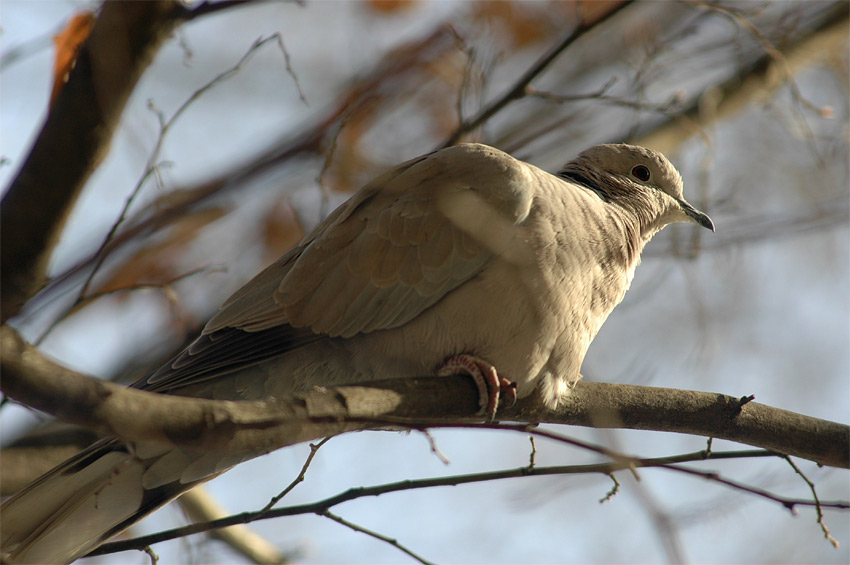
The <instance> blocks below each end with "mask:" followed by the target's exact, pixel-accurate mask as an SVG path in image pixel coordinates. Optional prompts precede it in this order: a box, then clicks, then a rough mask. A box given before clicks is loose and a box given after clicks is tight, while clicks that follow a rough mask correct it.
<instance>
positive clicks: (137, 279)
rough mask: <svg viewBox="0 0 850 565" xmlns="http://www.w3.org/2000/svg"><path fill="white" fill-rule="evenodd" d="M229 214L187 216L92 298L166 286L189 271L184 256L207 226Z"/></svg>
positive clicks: (202, 212)
mask: <svg viewBox="0 0 850 565" xmlns="http://www.w3.org/2000/svg"><path fill="white" fill-rule="evenodd" d="M226 213H227V210H226V209H224V208H205V209H202V210H196V211H193V212H190V213H187V214H185V215H183V216H182V217H181V218H180V219H179V220H178V221H176V222H175V223H174V224H173V225H172V226H171V228H170V229H169V230H168V232H167V234H166V235H165V237H164V238H162V239H158V240H157V241H156V242H155V243H153V244H151V245H149V246H147V247H144V248H142V249H139V250H138V251H137V252H136V253H135V254H134V255H133V256H132V257H130V258H128V259H127V260H126V261H124V264H123V265H121V266H120V267H118V268H117V269H116V270H115V272H113V273H112V276H111V277H109V279H107V280H106V281H104V283H103V284H102V285H100V286H98V287H97V288H93V289H92V290H91V292H90V294H103V293H110V292H116V291H119V290H127V289H132V288H134V287H137V286H138V285H140V284H144V285H166V284H168V283H169V282H171V281H173V280H174V279H176V278H178V277H179V276H180V275H182V274H184V273H185V272H187V271H188V270H189V269H188V268H187V267H186V265H185V264H184V263H183V261H182V254H183V252H184V251H185V250H186V246H187V245H189V244H190V243H191V242H192V241H194V239H195V238H196V237H197V236H198V232H199V231H200V230H201V228H203V227H204V226H206V225H207V224H209V223H211V222H214V221H215V220H217V219H219V218H220V217H222V216H223V215H224V214H226Z"/></svg>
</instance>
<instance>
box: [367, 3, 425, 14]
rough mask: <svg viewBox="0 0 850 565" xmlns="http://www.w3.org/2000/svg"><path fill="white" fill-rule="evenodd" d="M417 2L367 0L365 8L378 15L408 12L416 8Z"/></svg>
mask: <svg viewBox="0 0 850 565" xmlns="http://www.w3.org/2000/svg"><path fill="white" fill-rule="evenodd" d="M417 3H418V2H417V0H366V1H365V2H363V6H365V7H366V8H368V9H369V10H371V11H372V12H375V13H377V14H382V15H384V14H395V13H398V12H406V11H408V10H410V9H411V8H413V7H415V6H416V4H417Z"/></svg>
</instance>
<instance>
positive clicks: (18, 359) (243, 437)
mask: <svg viewBox="0 0 850 565" xmlns="http://www.w3.org/2000/svg"><path fill="white" fill-rule="evenodd" d="M0 346H2V350H3V357H2V360H0V370H2V372H3V381H2V383H0V388H2V390H3V392H4V393H6V394H7V395H9V396H10V397H12V398H14V399H16V400H18V401H20V402H23V403H24V404H27V405H29V406H32V407H34V408H36V409H38V410H42V411H45V412H48V413H50V414H52V415H54V416H56V417H57V418H59V419H60V420H63V421H67V422H70V423H74V424H78V425H82V426H86V427H90V428H94V429H97V430H99V431H103V432H105V433H108V434H110V435H114V436H117V437H120V438H122V439H124V440H127V441H142V440H144V441H159V442H166V443H169V444H173V445H179V446H183V447H191V448H196V449H209V448H213V447H214V448H215V449H217V450H220V451H228V452H232V453H234V454H236V453H250V454H259V453H266V452H269V451H273V450H275V449H279V448H281V447H285V446H288V445H293V444H295V443H301V442H304V441H310V440H314V439H318V438H322V437H325V436H328V435H332V434H338V433H343V432H347V431H353V430H363V429H375V428H386V427H414V428H422V427H432V426H434V427H438V426H441V425H446V424H449V425H451V424H458V423H464V424H469V423H470V421H471V420H470V419H469V418H470V417H471V416H472V415H473V414H474V413H475V412H476V410H477V402H478V400H477V399H478V395H477V391H476V389H475V386H474V385H473V383H472V379H469V378H467V377H463V376H456V377H444V378H435V377H422V378H417V379H390V380H382V381H373V382H370V383H368V384H364V385H361V386H340V387H335V388H321V387H317V388H316V389H314V390H313V391H311V392H309V393H306V394H299V395H293V396H291V397H286V398H276V399H269V400H265V401H239V402H233V401H215V400H205V399H196V398H184V397H178V396H172V395H163V394H157V393H151V392H146V391H141V390H136V389H132V388H125V387H121V386H118V385H115V384H112V383H108V382H104V381H100V380H98V379H94V378H92V377H87V376H85V375H81V374H79V373H75V372H73V371H70V370H68V369H66V368H64V367H61V366H60V365H58V364H56V363H54V362H52V361H50V360H48V359H46V358H45V357H44V356H42V355H41V354H40V353H39V352H38V350H36V349H35V348H33V347H32V346H30V345H27V344H25V343H24V342H23V340H21V338H20V336H18V335H17V333H16V332H15V331H14V330H13V329H12V328H10V327H8V326H3V327H2V328H0ZM749 400H750V399H749V398H745V399H736V398H733V397H730V396H726V395H723V394H713V393H707V392H696V391H686V390H676V389H667V388H655V387H645V386H635V385H619V384H610V383H590V382H579V383H578V384H577V385H576V387H575V389H574V390H573V392H572V394H571V395H570V398H569V400H568V401H567V402H564V403H563V404H562V405H561V406H559V407H558V408H557V409H556V410H549V409H547V408H546V407H545V406H544V405H543V404H542V403H541V402H540V400H539V399H538V398H537V396H536V395H531V396H529V397H526V398H524V399H522V400H520V401H519V402H518V403H517V404H516V405H515V406H513V407H510V408H505V409H503V410H500V411H499V414H498V416H499V418H500V419H503V420H510V421H517V422H529V423H553V424H569V425H576V426H588V427H597V428H628V429H641V430H655V431H667V432H678V433H687V434H695V435H701V436H706V437H715V438H721V439H728V440H732V441H737V442H740V443H745V444H748V445H753V446H757V447H763V448H766V449H770V450H773V451H776V452H779V453H783V454H787V455H794V456H796V457H802V458H805V459H809V460H812V461H816V462H817V463H820V464H822V465H829V466H834V467H843V468H850V427H848V426H847V425H844V424H839V423H835V422H829V421H826V420H820V419H818V418H811V417H809V416H803V415H801V414H796V413H794V412H789V411H787V410H781V409H778V408H772V407H770V406H765V405H762V404H758V403H755V402H750V401H749ZM464 418H466V419H465V420H463V419H464ZM458 419H461V421H460V422H458ZM472 421H474V420H472Z"/></svg>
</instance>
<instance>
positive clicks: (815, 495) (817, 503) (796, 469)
mask: <svg viewBox="0 0 850 565" xmlns="http://www.w3.org/2000/svg"><path fill="white" fill-rule="evenodd" d="M785 461H787V462H788V464H789V465H791V468H792V469H794V472H795V473H797V474H798V475H800V477H801V478H802V479H803V480H804V481H806V484H807V485H809V490H811V491H812V498H814V499H815V512H817V517H818V524H819V525H820V528H821V530H823V536H824V537H825V538H826V539H827V541H829V543H831V544H832V547H834V548H835V549H838V540H837V539H835V538H834V537H832V534H830V533H829V528H828V527H827V526H826V523H825V522H824V521H823V508H821V504H820V499H819V498H818V493H817V489H815V483H813V482H812V481H811V480H809V477H807V476H806V474H805V473H803V471H801V470H800V468H799V467H798V466H797V465H796V463H794V461H793V460H792V459H791V458H790V457H788V456H787V455H786V456H785Z"/></svg>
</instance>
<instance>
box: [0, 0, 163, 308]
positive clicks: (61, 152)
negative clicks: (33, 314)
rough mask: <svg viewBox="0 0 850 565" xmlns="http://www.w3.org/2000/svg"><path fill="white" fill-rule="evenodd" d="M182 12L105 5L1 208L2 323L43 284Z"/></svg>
mask: <svg viewBox="0 0 850 565" xmlns="http://www.w3.org/2000/svg"><path fill="white" fill-rule="evenodd" d="M178 8H179V4H178V3H177V2H174V1H160V2H107V3H106V4H105V5H104V7H103V9H102V11H101V13H100V15H99V17H98V18H97V21H96V22H95V25H94V28H93V30H92V33H91V35H90V37H89V39H88V41H87V42H86V43H85V44H84V45H83V46H82V48H81V49H80V52H79V54H78V56H77V59H76V63H75V65H74V68H73V70H72V71H71V73H70V75H69V77H68V81H67V82H66V84H65V85H64V86H63V87H62V90H61V91H60V93H59V95H58V97H57V98H56V100H55V102H54V104H53V106H52V107H51V108H50V113H49V114H48V116H47V119H46V121H45V123H44V125H43V126H42V129H41V131H40V132H39V134H38V138H37V140H36V142H35V145H34V146H33V148H32V150H31V151H30V153H29V155H28V156H27V158H26V160H25V161H24V163H23V165H22V167H21V169H20V170H19V171H18V174H17V176H16V177H15V179H14V180H13V181H12V185H11V187H10V188H9V190H8V191H7V192H6V195H5V196H4V198H3V203H2V206H0V240H2V241H3V246H2V247H0V297H2V304H0V307H2V316H0V319H2V321H5V320H7V319H9V318H10V317H11V316H14V315H15V314H17V313H18V312H19V310H20V308H21V307H22V305H23V304H24V303H25V302H26V301H27V300H28V299H29V298H30V297H31V296H32V295H33V294H35V293H36V292H37V291H38V290H39V289H40V288H41V287H42V286H43V284H44V278H45V272H46V268H47V262H48V259H49V257H50V253H51V252H52V250H53V248H54V246H55V245H56V243H57V241H58V240H59V236H60V234H61V233H62V230H63V229H64V226H65V221H66V220H67V218H68V215H69V213H70V210H71V208H72V206H73V205H74V203H75V202H76V200H77V198H78V196H79V195H80V193H81V191H82V188H83V186H84V185H85V183H86V181H87V179H88V178H89V176H90V175H91V173H92V172H93V171H94V169H95V168H96V167H97V165H98V164H99V163H100V161H101V160H102V159H103V157H104V156H105V154H106V151H107V149H108V146H109V141H110V139H111V138H112V134H113V132H114V131H115V128H116V126H117V124H118V121H119V118H120V116H121V113H122V111H123V110H124V106H125V104H126V102H127V99H128V98H129V96H130V93H131V92H132V91H133V88H134V87H135V85H136V82H137V81H138V79H139V77H141V75H142V73H143V72H144V70H145V69H146V68H147V66H148V65H149V64H150V61H151V60H152V58H153V55H154V53H155V52H156V50H157V49H158V47H159V45H160V44H161V43H162V42H163V41H164V40H165V39H166V38H167V37H168V36H169V34H170V33H171V30H172V29H173V28H174V26H175V25H176V23H177V22H176V19H175V18H174V15H175V12H176V11H177V10H178ZM116 46H121V48H117V47H116Z"/></svg>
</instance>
